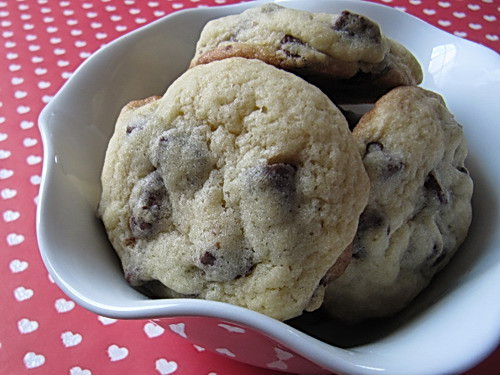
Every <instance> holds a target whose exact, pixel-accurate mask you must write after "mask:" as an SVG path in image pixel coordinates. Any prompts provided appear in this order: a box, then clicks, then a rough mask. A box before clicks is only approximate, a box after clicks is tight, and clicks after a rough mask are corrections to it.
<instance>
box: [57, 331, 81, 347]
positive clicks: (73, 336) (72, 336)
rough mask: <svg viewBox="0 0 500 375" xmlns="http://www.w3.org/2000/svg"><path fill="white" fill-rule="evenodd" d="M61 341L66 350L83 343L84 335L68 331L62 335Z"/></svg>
mask: <svg viewBox="0 0 500 375" xmlns="http://www.w3.org/2000/svg"><path fill="white" fill-rule="evenodd" d="M61 340H62V343H63V345H64V346H65V347H66V348H70V347H72V346H76V345H78V344H80V343H81V342H82V335H80V334H79V333H73V332H71V331H66V332H63V333H62V334H61Z"/></svg>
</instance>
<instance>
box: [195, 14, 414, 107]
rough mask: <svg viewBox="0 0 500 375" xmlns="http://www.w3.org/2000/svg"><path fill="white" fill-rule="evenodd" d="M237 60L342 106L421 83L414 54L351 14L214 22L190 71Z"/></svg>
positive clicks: (269, 16) (231, 18)
mask: <svg viewBox="0 0 500 375" xmlns="http://www.w3.org/2000/svg"><path fill="white" fill-rule="evenodd" d="M235 56H240V57H245V58H257V59H260V60H262V61H264V62H266V63H268V64H272V65H274V66H276V67H278V68H281V69H284V70H287V71H290V72H293V73H295V74H297V75H299V76H301V77H302V78H304V79H305V80H307V81H309V82H310V83H312V84H314V85H316V86H318V87H319V88H321V89H322V90H323V91H324V92H325V93H326V94H327V95H328V96H329V97H330V98H331V99H332V100H333V101H334V102H335V103H337V104H346V103H347V104H353V103H369V102H374V101H376V100H377V99H378V98H379V97H381V96H382V95H383V94H385V93H387V92H388V91H389V90H390V89H392V88H394V87H397V86H402V85H416V84H419V83H420V82H421V81H422V70H421V67H420V64H419V63H418V61H417V60H416V58H415V57H414V56H413V55H412V54H411V52H410V51H408V50H407V49H406V48H405V47H404V46H402V45H401V44H399V43H398V42H396V41H394V40H392V39H390V38H388V37H386V36H385V35H384V34H383V32H382V31H381V29H380V27H379V25H378V24H377V23H375V22H374V21H372V20H371V19H369V18H368V17H366V16H363V15H359V14H356V13H354V12H350V11H347V10H346V11H343V12H342V13H340V14H327V13H311V12H307V11H301V10H296V9H290V8H285V7H282V6H279V5H277V4H264V5H262V6H259V7H255V8H251V9H248V10H246V11H244V12H243V13H240V14H237V15H231V16H226V17H223V18H219V19H215V20H212V21H210V22H208V23H207V24H206V26H205V27H204V29H203V31H202V32H201V35H200V39H199V40H198V43H197V46H196V52H195V56H194V57H193V59H192V61H191V66H196V65H200V64H205V63H209V62H211V61H216V60H221V59H225V58H229V57H235Z"/></svg>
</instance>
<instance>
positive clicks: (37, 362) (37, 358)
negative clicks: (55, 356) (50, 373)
mask: <svg viewBox="0 0 500 375" xmlns="http://www.w3.org/2000/svg"><path fill="white" fill-rule="evenodd" d="M23 362H24V365H25V366H26V368H29V369H30V368H35V367H40V366H41V365H43V364H44V363H45V357H44V356H43V355H42V354H36V353H35V352H28V353H26V354H25V355H24V358H23Z"/></svg>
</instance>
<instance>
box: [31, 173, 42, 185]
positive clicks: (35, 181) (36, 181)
mask: <svg viewBox="0 0 500 375" xmlns="http://www.w3.org/2000/svg"><path fill="white" fill-rule="evenodd" d="M40 182H42V178H41V177H40V176H38V175H36V174H35V175H33V176H31V177H30V183H31V184H32V185H40Z"/></svg>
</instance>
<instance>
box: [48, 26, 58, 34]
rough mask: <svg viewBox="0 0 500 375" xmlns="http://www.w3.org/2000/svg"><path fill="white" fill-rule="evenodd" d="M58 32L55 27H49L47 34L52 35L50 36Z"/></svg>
mask: <svg viewBox="0 0 500 375" xmlns="http://www.w3.org/2000/svg"><path fill="white" fill-rule="evenodd" d="M57 30H58V29H57V27H55V26H49V27H47V32H48V33H50V34H52V33H55V32H56V31H57Z"/></svg>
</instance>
